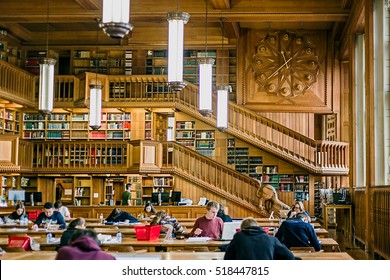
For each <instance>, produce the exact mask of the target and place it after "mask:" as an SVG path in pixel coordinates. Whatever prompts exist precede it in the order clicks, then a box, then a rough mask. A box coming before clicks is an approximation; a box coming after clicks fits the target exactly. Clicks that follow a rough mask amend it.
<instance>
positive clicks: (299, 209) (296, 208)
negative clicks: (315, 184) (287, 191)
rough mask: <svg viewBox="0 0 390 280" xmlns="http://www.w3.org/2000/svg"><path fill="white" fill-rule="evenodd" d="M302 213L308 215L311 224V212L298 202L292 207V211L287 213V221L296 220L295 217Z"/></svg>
mask: <svg viewBox="0 0 390 280" xmlns="http://www.w3.org/2000/svg"><path fill="white" fill-rule="evenodd" d="M300 212H305V213H306V214H307V215H308V217H309V222H310V214H309V211H307V210H305V206H304V205H303V202H302V201H296V202H295V203H294V205H293V206H292V207H291V210H290V211H289V212H288V213H287V219H292V218H295V215H296V214H298V213H300Z"/></svg>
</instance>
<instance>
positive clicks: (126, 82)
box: [0, 62, 349, 175]
mask: <svg viewBox="0 0 390 280" xmlns="http://www.w3.org/2000/svg"><path fill="white" fill-rule="evenodd" d="M0 70H1V73H2V75H1V78H0V86H1V87H3V88H4V89H5V91H6V92H10V93H11V92H15V93H17V95H18V96H26V97H28V98H29V99H30V100H34V96H35V90H36V84H35V77H34V76H32V75H30V74H28V73H27V72H25V71H23V70H20V69H19V68H17V67H14V66H12V65H9V64H8V63H5V62H0ZM3 73H4V75H3ZM95 75H96V74H94V73H85V76H84V78H83V79H82V80H79V79H78V78H76V77H74V76H56V94H55V102H56V103H55V106H59V105H60V103H61V106H60V107H61V108H62V107H63V106H64V104H68V103H70V102H71V101H72V100H73V102H77V101H79V100H84V103H85V101H86V99H87V97H88V88H89V85H88V81H90V80H91V79H93V78H94V76H95ZM102 77H105V79H103V80H104V82H103V84H104V85H105V89H104V92H105V93H106V94H105V96H104V97H103V99H104V100H105V101H106V102H108V103H112V104H111V105H113V106H114V105H115V104H120V105H121V106H122V107H123V106H132V107H145V106H146V107H167V106H168V107H176V108H177V109H179V110H181V111H183V112H184V113H186V114H188V115H190V116H193V117H196V118H198V119H201V120H202V121H204V122H206V123H208V124H210V125H212V126H215V125H216V116H215V115H212V116H211V117H209V118H205V117H203V116H202V115H201V114H200V113H199V112H198V111H197V105H198V94H197V91H198V88H197V87H196V86H194V85H192V84H189V85H187V86H186V87H185V88H184V89H183V90H182V91H179V92H172V91H170V89H169V87H168V85H167V80H166V76H163V75H143V76H135V75H134V76H116V75H115V76H105V75H101V74H99V80H101V79H102ZM213 98H214V102H213V110H214V112H216V108H215V106H216V102H215V99H216V97H215V95H214V97H213ZM83 105H84V106H86V105H85V104H83ZM227 133H229V134H231V135H233V136H235V137H237V138H240V139H242V140H244V141H247V142H248V143H250V144H253V145H255V146H257V147H259V148H261V149H263V150H265V151H268V152H270V153H273V154H275V155H277V156H279V157H281V158H283V159H285V160H287V161H289V162H291V163H292V164H295V165H298V166H300V167H302V168H305V169H306V170H308V171H309V172H312V173H314V174H321V175H346V174H348V172H349V169H348V159H349V154H348V153H349V146H348V144H347V143H342V142H332V141H315V140H313V139H310V138H308V137H306V136H304V135H301V134H299V133H297V132H295V131H293V130H291V129H289V128H287V127H285V126H283V125H280V124H278V123H276V122H274V121H271V120H269V119H267V118H265V117H262V116H259V115H257V114H256V113H255V112H252V111H250V110H248V109H246V108H244V107H242V106H239V105H237V104H235V103H233V102H229V127H228V129H227Z"/></svg>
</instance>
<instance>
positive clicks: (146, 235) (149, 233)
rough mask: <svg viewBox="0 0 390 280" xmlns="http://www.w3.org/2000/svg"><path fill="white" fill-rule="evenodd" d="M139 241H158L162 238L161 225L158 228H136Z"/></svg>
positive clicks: (147, 226)
mask: <svg viewBox="0 0 390 280" xmlns="http://www.w3.org/2000/svg"><path fill="white" fill-rule="evenodd" d="M134 229H135V236H136V237H137V240H156V239H158V238H159V237H160V230H161V225H158V226H149V225H146V226H135V227H134Z"/></svg>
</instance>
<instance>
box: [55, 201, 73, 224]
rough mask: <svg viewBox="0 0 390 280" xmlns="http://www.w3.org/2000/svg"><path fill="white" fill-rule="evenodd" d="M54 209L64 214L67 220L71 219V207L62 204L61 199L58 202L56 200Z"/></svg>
mask: <svg viewBox="0 0 390 280" xmlns="http://www.w3.org/2000/svg"><path fill="white" fill-rule="evenodd" d="M54 209H55V210H56V211H58V212H60V213H61V214H62V216H63V217H64V219H65V221H69V220H70V212H69V209H68V207H66V206H64V205H62V202H61V201H60V200H57V201H56V202H54Z"/></svg>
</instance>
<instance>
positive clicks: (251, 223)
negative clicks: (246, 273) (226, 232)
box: [224, 218, 295, 260]
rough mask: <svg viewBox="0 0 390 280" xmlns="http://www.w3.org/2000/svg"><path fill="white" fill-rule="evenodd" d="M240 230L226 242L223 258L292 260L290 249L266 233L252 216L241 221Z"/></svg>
mask: <svg viewBox="0 0 390 280" xmlns="http://www.w3.org/2000/svg"><path fill="white" fill-rule="evenodd" d="M240 229H241V230H240V231H239V232H237V233H236V234H235V235H234V237H233V239H232V241H231V242H230V243H229V244H228V246H227V249H226V252H225V256H224V259H225V260H294V259H295V257H294V255H293V253H291V251H290V250H289V249H288V248H287V247H286V246H284V245H283V244H282V243H281V242H280V241H279V240H278V239H277V238H275V237H273V236H270V235H268V233H266V232H265V231H264V230H263V229H262V228H261V227H260V226H259V225H258V224H257V222H256V220H255V219H253V218H246V219H244V220H243V221H242V223H241V226H240Z"/></svg>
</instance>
